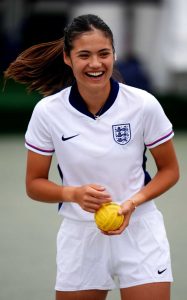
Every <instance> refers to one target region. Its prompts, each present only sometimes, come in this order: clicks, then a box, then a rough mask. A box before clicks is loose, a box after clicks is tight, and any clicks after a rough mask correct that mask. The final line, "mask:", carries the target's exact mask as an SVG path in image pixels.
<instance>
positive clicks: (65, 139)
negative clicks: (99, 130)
mask: <svg viewBox="0 0 187 300" xmlns="http://www.w3.org/2000/svg"><path fill="white" fill-rule="evenodd" d="M78 135H79V134H75V135H72V136H68V137H64V136H62V140H63V141H67V140H70V139H72V138H74V137H76V136H78Z"/></svg>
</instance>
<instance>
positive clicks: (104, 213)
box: [95, 202, 124, 231]
mask: <svg viewBox="0 0 187 300" xmlns="http://www.w3.org/2000/svg"><path fill="white" fill-rule="evenodd" d="M119 208H120V206H119V205H118V204H117V203H114V202H110V203H106V204H103V205H102V206H101V207H100V209H98V210H97V211H96V213H95V222H96V224H97V227H98V228H99V229H101V230H103V231H110V230H117V229H118V228H119V227H120V226H121V225H122V223H123V221H124V216H123V215H118V211H119Z"/></svg>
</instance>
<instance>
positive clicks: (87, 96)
mask: <svg viewBox="0 0 187 300" xmlns="http://www.w3.org/2000/svg"><path fill="white" fill-rule="evenodd" d="M78 89H79V86H78ZM79 93H80V94H81V96H82V98H83V99H84V101H85V103H86V105H87V107H88V110H89V111H90V112H91V113H92V114H96V113H97V112H98V111H99V110H100V109H101V108H102V107H103V105H104V104H105V102H106V100H107V99H108V96H109V94H110V82H109V84H107V85H106V87H104V88H103V89H102V90H101V89H99V90H94V91H88V90H81V89H79Z"/></svg>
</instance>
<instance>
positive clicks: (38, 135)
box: [25, 100, 54, 155]
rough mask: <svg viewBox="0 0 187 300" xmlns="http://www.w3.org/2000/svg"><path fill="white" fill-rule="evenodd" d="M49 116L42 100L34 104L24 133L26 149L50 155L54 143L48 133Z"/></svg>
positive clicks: (52, 151)
mask: <svg viewBox="0 0 187 300" xmlns="http://www.w3.org/2000/svg"><path fill="white" fill-rule="evenodd" d="M49 123H50V122H49V118H48V116H47V113H46V109H45V103H44V101H43V100H41V101H40V102H38V104H37V105H36V106H35V108H34V110H33V113H32V116H31V119H30V122H29V124H28V128H27V131H26V134H25V146H26V148H27V149H29V150H31V151H34V152H36V153H39V154H43V155H52V154H53V153H54V145H53V142H52V137H51V134H50V127H49Z"/></svg>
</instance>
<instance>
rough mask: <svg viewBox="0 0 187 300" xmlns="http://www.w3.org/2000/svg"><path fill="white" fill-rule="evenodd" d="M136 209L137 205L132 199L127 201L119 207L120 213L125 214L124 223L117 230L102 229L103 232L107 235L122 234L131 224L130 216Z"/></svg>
mask: <svg viewBox="0 0 187 300" xmlns="http://www.w3.org/2000/svg"><path fill="white" fill-rule="evenodd" d="M134 210H135V205H134V203H133V201H132V200H130V199H129V200H127V201H125V202H124V203H123V204H122V205H121V207H120V209H119V212H118V214H119V215H124V221H123V224H122V225H121V226H120V228H119V229H117V230H114V231H112V230H111V231H107V232H105V231H102V232H103V233H104V234H105V235H118V234H121V233H122V232H123V231H124V230H125V228H126V227H127V226H128V225H129V221H130V217H131V215H132V213H133V211H134Z"/></svg>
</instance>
